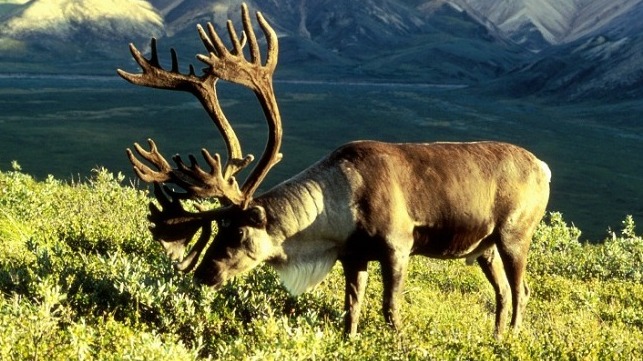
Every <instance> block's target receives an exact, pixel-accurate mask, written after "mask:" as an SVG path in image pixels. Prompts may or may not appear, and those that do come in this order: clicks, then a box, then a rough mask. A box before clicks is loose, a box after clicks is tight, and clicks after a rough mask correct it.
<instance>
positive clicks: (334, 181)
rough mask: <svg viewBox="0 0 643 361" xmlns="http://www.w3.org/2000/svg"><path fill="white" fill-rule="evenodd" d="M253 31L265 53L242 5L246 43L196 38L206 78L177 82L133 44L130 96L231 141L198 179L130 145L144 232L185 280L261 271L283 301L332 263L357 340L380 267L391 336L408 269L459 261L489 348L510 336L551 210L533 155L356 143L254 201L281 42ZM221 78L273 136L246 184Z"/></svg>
mask: <svg viewBox="0 0 643 361" xmlns="http://www.w3.org/2000/svg"><path fill="white" fill-rule="evenodd" d="M256 19H257V23H258V25H259V27H260V29H261V30H262V32H263V34H264V36H265V45H260V42H259V41H258V40H257V36H256V35H255V31H254V28H253V22H252V20H251V16H250V14H249V11H248V8H247V6H246V5H245V4H244V5H242V8H241V20H242V21H241V22H242V27H243V31H242V32H241V33H238V32H237V30H236V29H235V26H234V24H233V23H232V22H231V21H228V22H227V32H228V36H229V40H230V41H229V44H230V45H226V44H225V43H224V41H223V40H222V39H221V37H220V36H219V33H218V32H217V30H216V29H215V27H214V26H213V25H212V24H211V23H208V24H207V26H206V28H204V27H202V26H200V25H199V26H197V30H198V34H199V36H200V38H201V41H202V42H203V45H204V46H205V49H206V54H199V55H197V56H196V57H197V59H198V60H199V61H201V62H202V63H204V64H205V65H206V66H207V67H206V68H205V69H204V70H203V72H202V73H201V74H197V73H195V70H194V67H193V66H192V65H190V69H189V72H188V73H182V72H180V71H179V65H178V60H177V54H176V52H175V51H174V49H172V50H171V57H172V64H171V69H170V70H167V69H164V68H163V67H162V66H161V65H160V63H159V60H158V55H157V45H156V40H155V39H152V41H151V57H150V59H147V58H146V57H144V56H143V55H142V53H141V52H140V51H139V50H138V49H137V48H136V47H135V46H134V45H133V44H130V50H131V53H132V56H133V58H134V60H135V61H136V63H138V65H139V66H140V68H141V69H142V73H129V72H126V71H123V70H121V69H118V70H117V71H118V74H119V75H120V76H121V77H123V78H124V79H125V80H127V81H129V82H131V83H133V84H136V85H141V86H146V87H153V88H160V89H170V90H180V91H187V92H190V93H192V94H193V95H195V96H196V98H197V99H198V100H199V101H200V102H201V104H202V105H203V107H204V109H205V110H206V111H207V113H208V114H209V116H210V117H211V118H212V120H213V121H214V123H215V125H216V126H217V127H218V130H219V131H220V133H221V135H222V137H223V139H224V141H225V145H226V148H227V155H228V157H227V159H226V160H225V162H223V161H222V159H221V156H220V155H219V154H212V153H210V152H209V151H208V150H206V149H202V150H201V153H202V156H203V159H204V161H205V163H206V164H207V167H205V168H204V167H201V165H199V163H198V161H197V159H196V157H195V156H193V155H190V156H189V162H184V161H183V159H182V158H181V157H180V156H179V155H175V156H174V157H173V158H172V159H173V162H174V166H172V165H170V163H169V162H168V161H167V160H166V158H165V157H164V156H163V155H162V154H161V153H160V152H159V150H158V148H157V146H156V144H155V143H154V141H153V140H151V139H149V140H148V142H149V148H147V149H146V148H144V147H142V146H140V145H139V144H137V143H135V144H134V150H135V152H136V153H134V152H133V151H132V150H130V149H127V155H128V157H129V160H130V162H131V163H132V165H133V168H134V171H135V173H136V175H137V176H138V177H139V178H140V179H141V180H142V181H144V182H148V183H153V185H154V191H153V192H154V195H155V198H156V202H154V201H151V202H150V206H149V209H150V214H149V216H148V219H149V221H150V222H151V227H150V230H151V233H152V236H153V238H154V239H155V240H156V241H158V242H160V244H161V245H162V246H163V247H164V249H165V252H166V253H167V255H168V256H169V258H170V259H171V260H172V261H173V262H174V264H175V267H176V268H177V269H178V270H179V271H182V272H185V273H189V272H193V276H194V278H195V279H196V280H197V281H198V282H201V283H203V284H205V285H210V286H213V287H219V286H221V285H222V284H224V283H225V282H226V281H227V280H229V279H230V278H232V277H234V276H236V275H239V274H241V273H243V272H246V271H249V270H251V269H253V268H255V267H257V266H258V265H260V264H263V263H266V264H268V265H270V266H272V267H273V268H274V269H275V270H276V272H277V273H278V274H279V276H280V278H281V280H282V282H283V284H284V286H285V288H286V289H288V290H289V292H290V293H292V294H293V295H298V294H301V293H302V292H305V291H307V290H309V289H311V288H312V287H314V286H316V285H317V284H319V283H320V282H321V281H322V280H323V279H324V278H325V276H326V275H327V274H328V273H329V271H330V270H331V268H332V267H333V266H334V265H335V264H336V263H337V262H339V263H340V264H341V265H342V267H343V271H344V277H345V282H346V284H345V301H344V310H345V314H344V315H345V316H344V318H345V325H344V330H345V333H346V334H348V335H353V334H355V333H356V332H357V326H358V321H359V317H360V307H361V305H362V303H363V301H364V294H365V289H366V284H367V278H368V273H367V271H368V270H367V265H368V264H369V262H371V261H376V262H379V263H380V264H381V267H380V269H381V275H382V280H383V285H384V291H383V302H382V304H383V307H382V309H383V315H384V319H385V321H386V322H387V323H388V324H389V325H390V326H392V327H393V328H394V329H399V328H400V327H401V326H402V325H401V321H400V317H399V308H400V306H399V300H398V299H399V296H400V293H401V292H402V289H403V284H404V280H405V275H406V269H407V266H408V263H409V258H410V256H412V255H423V256H427V257H432V258H439V259H454V258H464V259H466V260H467V263H469V264H471V263H473V262H477V263H478V265H479V266H480V268H481V269H482V272H483V273H484V275H485V276H486V278H487V279H488V280H489V282H490V283H491V285H492V287H493V289H494V291H495V298H496V307H495V331H494V334H495V336H496V337H500V336H501V335H502V334H503V332H504V330H505V327H506V323H507V321H508V317H509V311H510V307H511V311H512V313H511V322H510V325H511V327H512V328H513V329H514V330H518V328H519V326H520V324H521V321H522V315H523V311H524V309H525V306H526V304H527V300H528V298H529V288H528V286H527V282H526V280H525V268H526V263H527V252H528V249H529V245H530V242H531V239H532V236H533V233H534V230H535V228H536V226H537V225H538V224H539V222H540V220H541V218H542V216H543V215H544V212H545V208H546V205H547V202H548V198H549V183H550V178H551V172H550V170H549V168H548V167H547V165H546V164H545V163H544V162H543V161H541V160H539V159H538V158H536V157H535V156H534V155H533V154H532V153H530V152H529V151H527V150H525V149H523V148H521V147H518V146H516V145H512V144H508V143H502V142H493V141H480V142H467V143H456V142H435V143H398V144H392V143H385V142H380V141H368V140H363V141H355V142H351V143H348V144H345V145H343V146H340V147H339V148H338V149H336V150H334V151H333V152H331V153H330V154H329V155H328V156H326V157H325V158H323V159H321V160H319V161H318V162H316V163H315V164H313V165H312V166H310V167H309V168H308V169H306V170H304V171H302V172H301V173H299V174H298V175H295V176H294V177H292V178H290V179H288V180H286V181H284V182H282V183H280V184H279V185H277V186H275V187H273V188H272V189H270V190H267V191H265V192H264V193H262V194H261V195H259V196H255V195H254V194H255V191H256V190H257V189H258V187H259V185H260V184H261V182H262V180H263V179H264V178H265V176H266V174H267V173H268V172H269V171H270V169H271V168H272V167H273V166H274V165H275V164H276V163H277V162H279V161H280V160H281V158H282V154H281V153H280V147H281V141H282V124H281V116H280V113H279V107H278V104H277V101H276V97H275V92H274V89H273V74H274V71H275V68H276V64H277V56H278V37H277V35H276V33H275V31H274V30H273V28H272V27H271V26H270V24H269V23H268V21H267V20H266V19H265V18H264V16H263V15H262V14H261V13H260V12H257V13H256ZM246 45H247V48H246ZM264 46H265V48H266V54H265V58H262V54H261V48H263V47H264ZM219 79H221V80H224V81H228V82H232V83H236V84H240V85H242V86H243V87H246V88H248V89H250V90H252V91H253V92H254V93H255V95H256V97H257V99H258V101H259V103H260V105H261V107H262V109H263V113H264V114H265V117H266V120H267V123H268V139H267V142H266V147H265V149H264V152H263V154H262V155H261V157H260V159H259V160H258V162H257V164H256V166H255V167H254V168H253V169H252V170H251V171H249V173H248V175H247V178H246V180H245V181H244V183H243V184H242V185H239V183H237V180H236V178H235V176H236V175H237V174H238V173H239V172H240V171H241V170H243V169H245V168H247V167H248V166H249V165H250V164H251V163H252V162H253V160H254V157H253V156H252V155H244V153H243V152H242V150H241V145H240V142H239V140H238V138H237V136H236V134H235V132H234V130H233V128H232V126H231V124H230V122H229V121H228V120H227V118H226V116H225V115H224V112H223V110H222V108H221V106H220V104H219V101H218V98H217V93H216V89H215V86H216V83H217V81H218V80H219ZM141 159H142V160H141ZM168 184H170V185H172V187H170V186H168ZM204 198H209V199H217V200H219V202H220V204H221V206H220V207H213V208H212V209H208V208H203V207H201V208H199V209H197V210H188V209H187V207H186V206H185V202H186V200H195V199H204ZM213 223H216V233H215V232H213Z"/></svg>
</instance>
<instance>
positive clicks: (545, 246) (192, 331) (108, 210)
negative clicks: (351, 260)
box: [0, 164, 643, 360]
mask: <svg viewBox="0 0 643 361" xmlns="http://www.w3.org/2000/svg"><path fill="white" fill-rule="evenodd" d="M124 181H125V179H124V177H123V176H122V175H114V174H111V173H109V172H108V171H106V170H104V169H98V170H95V171H94V172H93V176H92V177H91V178H90V179H87V180H83V181H73V182H63V181H60V180H56V179H54V178H52V177H49V178H47V179H44V180H42V181H37V180H35V179H33V177H31V176H29V175H27V174H24V173H22V172H21V171H20V169H19V165H17V164H15V165H14V168H13V170H12V171H8V172H1V173H0V240H1V241H2V247H0V359H3V360H4V359H7V360H22V359H51V360H67V359H79V360H84V359H101V360H112V359H119V360H120V359H154V360H157V359H159V360H164V359H167V360H170V359H171V360H174V359H222V360H226V359H229V360H232V359H234V360H239V359H248V360H253V359H254V360H258V359H261V360H270V359H279V360H282V359H286V360H288V359H297V360H299V359H373V360H401V359H404V360H406V359H521V360H522V359H538V360H542V359H556V360H559V359H563V360H565V359H567V360H573V359H596V360H598V359H623V358H629V359H638V358H641V357H643V346H642V345H643V311H642V310H643V282H642V281H643V279H642V277H643V276H642V274H641V273H642V269H641V264H643V238H642V237H641V236H638V235H636V232H635V230H636V228H635V225H634V221H633V219H632V218H631V217H628V218H626V219H625V220H624V221H623V224H622V230H621V231H619V232H611V233H610V234H609V235H608V237H607V239H606V240H605V241H604V242H602V243H600V244H588V243H581V242H580V241H579V239H580V235H581V233H580V230H578V229H577V228H576V227H574V226H573V225H568V224H567V223H566V222H565V220H564V219H563V216H562V214H560V213H556V212H554V213H550V214H548V215H547V216H546V218H545V220H544V221H543V223H542V224H541V225H540V227H539V228H538V230H537V232H536V235H535V237H534V240H533V244H532V249H531V252H530V259H529V265H528V268H529V269H528V271H529V272H528V280H529V283H530V287H531V290H532V297H531V300H530V303H529V306H528V309H527V312H526V319H525V322H524V327H523V330H522V331H521V332H520V333H519V334H517V335H511V334H510V335H507V337H505V338H504V339H503V340H501V341H495V340H494V339H493V337H492V336H491V334H492V329H493V309H494V299H493V292H492V290H491V287H490V286H489V285H488V283H487V281H486V280H485V278H484V276H483V275H482V273H481V272H480V270H479V269H478V268H477V267H469V266H466V265H465V264H464V262H462V261H457V260H456V261H443V260H432V259H427V258H423V257H416V258H414V259H413V260H412V262H411V264H410V267H409V273H408V281H407V285H406V292H405V294H404V296H403V297H404V301H405V302H403V308H402V316H403V318H404V328H403V329H402V330H400V332H393V331H390V330H389V329H388V328H387V327H386V326H385V324H384V321H383V319H382V317H381V315H380V309H381V293H382V286H381V277H380V274H379V267H378V266H377V264H375V263H374V264H372V265H371V266H370V267H369V273H370V284H369V288H368V289H367V296H366V299H367V301H366V305H365V306H364V307H363V316H362V323H361V326H362V328H361V330H360V334H359V335H358V336H357V337H355V338H352V339H346V338H344V337H343V335H342V320H343V314H342V311H341V308H342V305H343V287H344V286H343V282H344V281H343V275H342V270H341V268H340V267H335V268H334V269H333V270H332V271H331V274H330V275H329V277H328V278H327V279H326V280H325V281H324V282H323V283H322V284H321V285H320V286H318V287H317V288H316V289H315V290H313V291H312V292H310V293H308V294H305V295H303V296H300V297H297V298H294V297H291V296H289V295H288V294H287V293H286V291H285V290H284V289H283V288H282V287H281V286H280V284H279V280H278V277H277V276H276V274H275V273H274V272H273V271H272V270H271V269H269V268H268V267H260V268H259V269H257V270H255V271H253V272H251V273H250V274H248V275H246V276H243V277H240V278H237V279H235V280H233V281H231V282H228V284H226V285H225V286H224V287H222V288H221V289H218V290H211V289H208V288H203V287H201V286H199V285H196V284H195V283H194V282H192V280H191V278H190V277H185V276H182V275H179V274H176V273H175V272H174V270H173V268H172V266H171V264H169V261H167V259H166V258H165V257H164V255H163V252H162V249H161V247H160V246H158V245H157V244H156V243H155V242H153V241H152V240H151V239H150V236H149V232H148V230H147V227H148V224H147V222H146V213H147V208H146V205H147V203H148V202H149V198H148V196H147V192H146V191H142V190H137V189H136V188H134V187H132V186H131V185H129V184H123V183H124Z"/></svg>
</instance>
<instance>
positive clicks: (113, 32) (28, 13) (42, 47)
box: [0, 0, 163, 61]
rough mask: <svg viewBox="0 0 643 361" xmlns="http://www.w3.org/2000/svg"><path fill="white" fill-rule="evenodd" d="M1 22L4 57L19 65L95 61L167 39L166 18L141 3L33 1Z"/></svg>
mask: <svg viewBox="0 0 643 361" xmlns="http://www.w3.org/2000/svg"><path fill="white" fill-rule="evenodd" d="M0 16H1V17H0V50H1V51H2V57H3V58H9V59H16V60H22V59H25V58H26V59H27V60H28V61H33V60H34V59H35V60H41V61H52V60H63V59H64V60H78V59H80V60H91V59H92V58H100V57H104V56H110V55H111V54H112V53H113V52H114V49H115V46H117V45H118V46H121V47H122V44H123V43H127V42H128V41H130V40H131V39H133V38H135V39H144V38H149V37H150V36H159V35H162V34H163V19H162V17H161V16H160V15H159V14H158V12H157V11H156V10H155V9H154V7H153V6H152V5H151V4H150V3H149V2H147V1H143V0H82V1H77V0H32V1H29V2H26V3H24V4H17V5H14V6H13V7H12V8H10V9H9V10H7V11H5V12H3V13H0Z"/></svg>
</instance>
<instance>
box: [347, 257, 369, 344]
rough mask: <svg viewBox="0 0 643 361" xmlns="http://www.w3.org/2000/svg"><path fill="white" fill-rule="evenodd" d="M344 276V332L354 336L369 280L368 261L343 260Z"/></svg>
mask: <svg viewBox="0 0 643 361" xmlns="http://www.w3.org/2000/svg"><path fill="white" fill-rule="evenodd" d="M341 263H342V266H343V267H344V278H345V279H346V294H345V300H344V311H345V314H344V334H346V335H348V336H354V335H355V334H357V324H358V323H359V315H360V311H361V308H362V302H363V300H364V294H365V293H366V283H367V282H368V271H367V267H368V262H367V261H361V260H360V261H355V260H342V261H341Z"/></svg>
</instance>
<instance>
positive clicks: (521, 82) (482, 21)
mask: <svg viewBox="0 0 643 361" xmlns="http://www.w3.org/2000/svg"><path fill="white" fill-rule="evenodd" d="M241 3H242V0H226V1H222V0H147V1H145V0H32V1H29V2H26V3H24V4H18V3H11V4H4V5H3V6H2V7H0V62H1V63H2V66H1V67H2V71H5V72H7V71H8V72H11V71H14V72H15V71H45V72H91V73H95V72H99V73H112V72H113V69H114V68H116V67H122V66H123V63H131V60H130V56H129V54H128V51H127V43H129V42H133V43H135V44H136V45H137V46H138V47H139V48H140V49H143V50H145V49H146V48H147V44H148V42H149V38H150V37H153V36H154V37H157V38H160V39H159V50H160V52H161V56H162V59H166V58H168V56H166V52H167V48H168V47H170V46H175V47H176V48H177V50H178V51H179V55H180V57H181V63H182V66H185V65H186V63H188V62H192V63H194V62H195V61H194V55H195V54H196V53H200V52H202V51H203V45H202V44H200V40H199V38H198V35H197V33H196V31H195V25H196V24H197V23H205V22H209V21H210V22H213V23H215V24H216V26H217V27H220V26H221V25H222V24H224V23H225V20H226V19H228V18H230V19H233V20H234V21H235V24H236V26H237V30H238V31H240V29H241V26H240V25H239V18H240V16H239V12H240V10H239V8H240V4H241ZM247 3H248V5H249V7H250V8H251V9H256V10H261V11H262V12H263V13H264V15H265V16H266V17H267V18H268V19H269V21H270V22H271V24H272V25H273V26H274V28H275V29H276V31H277V32H278V34H279V37H280V67H279V76H280V77H282V79H285V78H291V79H311V78H312V79H318V80H338V79H342V80H345V79H356V80H359V79H366V78H368V79H369V80H373V79H380V80H382V81H397V82H422V83H448V84H464V85H477V84H487V83H488V82H493V83H494V87H493V89H494V91H502V92H507V93H508V94H511V95H515V94H523V95H533V94H535V95H556V94H562V95H564V98H565V99H580V98H583V97H594V96H600V97H603V96H605V95H610V96H621V95H622V96H629V97H631V96H636V94H639V93H640V90H639V89H640V88H641V83H642V82H643V81H642V80H641V79H642V77H643V56H642V52H643V50H642V49H643V39H642V37H641V36H640V35H639V34H641V33H642V30H643V22H641V20H640V19H642V18H643V0H620V1H613V0H565V1H560V0H503V1H487V0H361V1H359V2H357V1H354V0H251V1H247ZM36 64H37V66H34V65H36ZM33 69H37V70H33Z"/></svg>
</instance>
